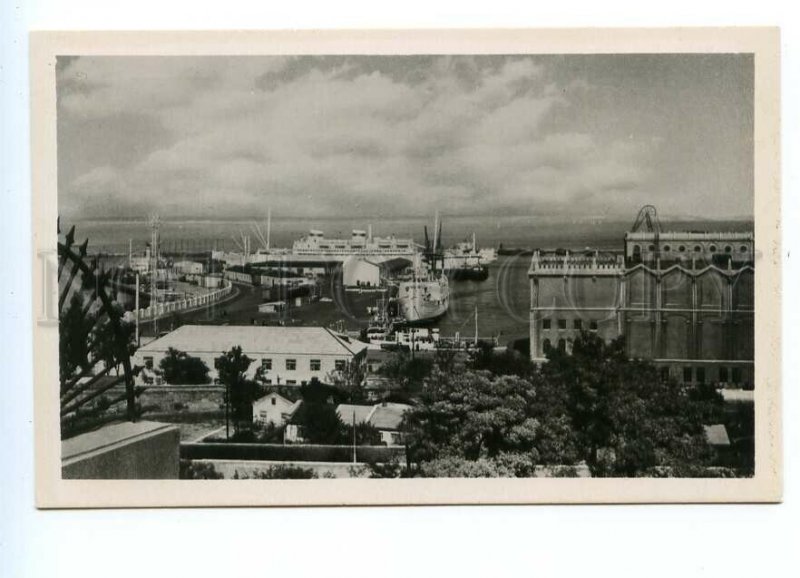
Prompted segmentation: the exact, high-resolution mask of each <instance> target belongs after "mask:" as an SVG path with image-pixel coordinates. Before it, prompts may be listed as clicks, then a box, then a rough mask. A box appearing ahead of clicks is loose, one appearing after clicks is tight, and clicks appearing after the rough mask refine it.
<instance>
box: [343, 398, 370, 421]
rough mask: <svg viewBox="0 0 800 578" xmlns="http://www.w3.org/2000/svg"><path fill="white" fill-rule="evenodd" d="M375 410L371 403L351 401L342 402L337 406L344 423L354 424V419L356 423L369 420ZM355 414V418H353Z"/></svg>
mask: <svg viewBox="0 0 800 578" xmlns="http://www.w3.org/2000/svg"><path fill="white" fill-rule="evenodd" d="M374 410H375V407H374V406H371V405H352V404H349V403H340V404H339V405H337V406H336V413H337V414H338V415H339V419H340V420H342V422H343V423H346V424H352V423H353V419H355V422H356V423H364V422H368V421H369V418H370V416H371V415H372V412H373V411H374ZM353 414H355V418H353Z"/></svg>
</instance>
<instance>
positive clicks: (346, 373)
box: [326, 359, 367, 403]
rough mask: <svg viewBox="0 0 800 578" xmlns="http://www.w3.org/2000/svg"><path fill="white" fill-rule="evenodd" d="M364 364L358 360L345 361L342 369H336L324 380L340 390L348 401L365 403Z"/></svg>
mask: <svg viewBox="0 0 800 578" xmlns="http://www.w3.org/2000/svg"><path fill="white" fill-rule="evenodd" d="M364 378H365V372H364V365H363V364H362V363H360V362H359V361H358V360H355V359H354V360H352V361H351V362H349V363H346V364H345V366H344V369H340V370H336V371H333V372H331V373H329V374H328V375H327V376H326V381H327V382H328V383H330V384H331V385H333V386H335V387H336V388H337V389H339V390H341V391H342V392H343V393H344V394H345V396H346V397H347V400H348V401H349V402H350V403H365V402H366V401H367V394H366V391H365V390H364Z"/></svg>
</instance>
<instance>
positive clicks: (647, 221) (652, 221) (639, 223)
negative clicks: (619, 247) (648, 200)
mask: <svg viewBox="0 0 800 578" xmlns="http://www.w3.org/2000/svg"><path fill="white" fill-rule="evenodd" d="M641 230H644V231H645V232H647V233H655V235H656V236H658V234H659V233H660V232H661V223H660V222H659V220H658V212H656V208H655V207H654V206H653V205H645V206H644V207H642V208H641V209H639V214H638V215H636V222H634V223H633V228H632V229H631V231H632V232H634V233H635V232H637V231H641Z"/></svg>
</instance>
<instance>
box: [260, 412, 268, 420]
mask: <svg viewBox="0 0 800 578" xmlns="http://www.w3.org/2000/svg"><path fill="white" fill-rule="evenodd" d="M258 415H260V416H261V419H267V412H266V411H260V412H258Z"/></svg>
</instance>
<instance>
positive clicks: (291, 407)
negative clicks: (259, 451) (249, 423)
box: [253, 392, 302, 426]
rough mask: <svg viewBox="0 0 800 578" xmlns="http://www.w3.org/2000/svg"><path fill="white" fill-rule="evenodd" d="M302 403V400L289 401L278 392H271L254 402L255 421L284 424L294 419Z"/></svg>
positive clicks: (267, 423)
mask: <svg viewBox="0 0 800 578" xmlns="http://www.w3.org/2000/svg"><path fill="white" fill-rule="evenodd" d="M301 403H302V401H300V400H297V401H294V402H292V401H289V400H288V399H286V398H285V397H283V396H282V395H280V394H278V393H274V392H273V393H269V394H267V395H265V396H264V397H261V398H259V399H257V400H255V401H254V402H253V423H256V424H259V425H269V424H273V425H275V426H282V425H284V424H286V423H287V422H288V421H289V420H290V419H292V416H293V415H294V414H295V412H296V411H297V409H298V408H299V407H300V404H301Z"/></svg>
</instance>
